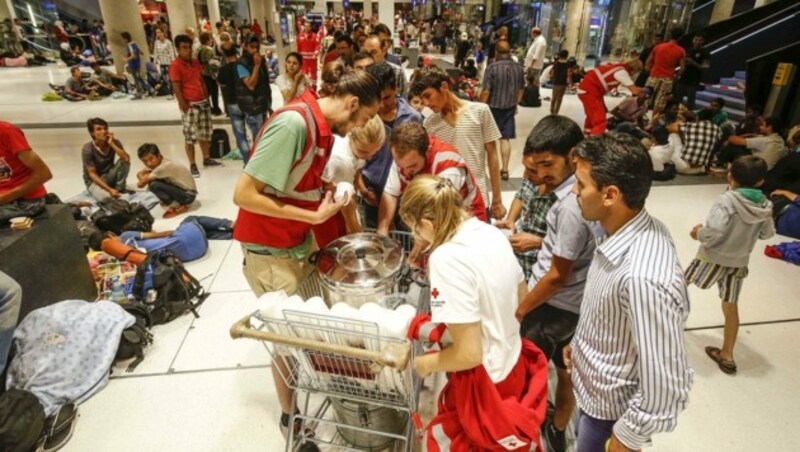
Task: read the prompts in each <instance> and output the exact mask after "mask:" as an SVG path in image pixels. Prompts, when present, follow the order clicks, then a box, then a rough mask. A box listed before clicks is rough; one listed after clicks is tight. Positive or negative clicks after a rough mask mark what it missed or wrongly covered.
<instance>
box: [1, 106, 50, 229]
mask: <svg viewBox="0 0 800 452" xmlns="http://www.w3.org/2000/svg"><path fill="white" fill-rule="evenodd" d="M52 177H53V175H52V174H51V173H50V168H48V167H47V164H46V163H44V162H43V161H42V159H40V158H39V156H38V155H37V154H36V152H34V151H33V149H31V145H30V144H28V140H26V139H25V134H24V133H22V130H20V129H19V128H18V127H16V126H14V125H12V124H9V123H7V122H3V121H0V224H2V223H5V222H7V221H8V220H9V219H11V218H14V217H32V216H35V215H38V214H40V213H41V212H42V211H43V210H44V197H45V195H47V191H46V190H45V189H44V183H45V182H47V181H49V180H50V179H51V178H52Z"/></svg>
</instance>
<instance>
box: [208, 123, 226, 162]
mask: <svg viewBox="0 0 800 452" xmlns="http://www.w3.org/2000/svg"><path fill="white" fill-rule="evenodd" d="M229 152H231V140H230V138H229V137H228V132H226V131H225V129H214V131H213V132H212V133H211V149H210V155H211V158H212V159H219V158H222V157H225V156H226V155H228V153H229Z"/></svg>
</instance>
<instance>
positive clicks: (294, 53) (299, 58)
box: [286, 52, 303, 66]
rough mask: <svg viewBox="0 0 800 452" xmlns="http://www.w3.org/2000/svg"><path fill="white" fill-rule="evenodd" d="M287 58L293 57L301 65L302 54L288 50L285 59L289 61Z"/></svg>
mask: <svg viewBox="0 0 800 452" xmlns="http://www.w3.org/2000/svg"><path fill="white" fill-rule="evenodd" d="M289 58H294V59H296V60H297V62H298V63H300V66H302V65H303V55H300V54H299V53H297V52H289V53H287V54H286V61H289Z"/></svg>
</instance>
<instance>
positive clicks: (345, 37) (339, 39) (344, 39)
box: [334, 34, 356, 47]
mask: <svg viewBox="0 0 800 452" xmlns="http://www.w3.org/2000/svg"><path fill="white" fill-rule="evenodd" d="M334 42H335V43H336V44H338V43H340V42H346V43H347V45H349V46H350V47H355V45H356V43H355V42H353V38H351V37H350V36H349V35H346V34H342V35H339V36H337V37H336V39H334Z"/></svg>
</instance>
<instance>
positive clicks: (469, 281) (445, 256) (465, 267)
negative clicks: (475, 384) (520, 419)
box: [429, 218, 524, 383]
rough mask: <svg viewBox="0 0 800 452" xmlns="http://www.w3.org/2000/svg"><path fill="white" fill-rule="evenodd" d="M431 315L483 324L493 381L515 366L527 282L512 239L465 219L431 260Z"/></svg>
mask: <svg viewBox="0 0 800 452" xmlns="http://www.w3.org/2000/svg"><path fill="white" fill-rule="evenodd" d="M429 266H430V282H431V319H432V320H433V321H434V322H436V323H445V324H464V323H475V322H480V323H481V340H482V345H483V367H484V368H486V372H487V373H488V374H489V377H490V378H491V379H492V382H494V383H499V382H501V381H503V380H504V379H505V378H506V377H507V376H508V374H509V373H510V372H511V370H512V369H513V368H514V365H516V364H517V360H518V359H519V355H520V351H521V350H522V340H521V338H520V335H519V323H518V322H517V319H516V318H515V317H514V312H516V310H517V306H518V305H519V293H518V291H517V290H518V287H519V284H520V283H521V282H523V281H524V276H523V274H522V268H521V267H520V266H519V263H518V262H517V259H516V257H514V251H513V250H512V249H511V244H510V243H509V241H508V238H506V236H505V235H504V234H503V233H502V232H501V231H500V230H499V229H497V228H495V227H494V226H491V225H489V224H487V223H484V222H482V221H480V220H478V219H476V218H471V219H469V220H467V221H465V222H464V223H463V224H462V225H461V228H460V229H459V230H458V232H457V233H456V235H455V236H453V238H452V239H451V240H450V241H449V242H447V243H445V244H443V245H441V246H439V248H437V249H436V250H435V251H434V252H433V253H432V254H431V258H430V261H429Z"/></svg>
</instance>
